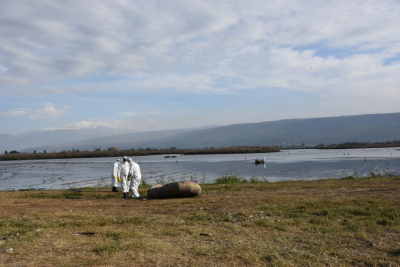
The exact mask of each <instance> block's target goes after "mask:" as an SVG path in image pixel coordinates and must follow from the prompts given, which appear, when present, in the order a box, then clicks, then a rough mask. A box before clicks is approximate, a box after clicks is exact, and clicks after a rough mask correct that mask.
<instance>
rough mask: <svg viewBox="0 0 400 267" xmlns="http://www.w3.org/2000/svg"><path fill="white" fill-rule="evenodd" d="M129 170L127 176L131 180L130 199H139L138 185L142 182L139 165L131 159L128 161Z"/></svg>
mask: <svg viewBox="0 0 400 267" xmlns="http://www.w3.org/2000/svg"><path fill="white" fill-rule="evenodd" d="M129 163H130V165H131V168H130V170H129V174H131V175H132V179H131V185H130V189H131V191H132V195H131V197H132V198H140V195H139V192H138V187H139V184H140V181H141V180H142V174H141V173H140V167H139V164H137V163H136V162H134V161H133V160H132V159H130V161H129Z"/></svg>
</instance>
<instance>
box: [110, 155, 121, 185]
mask: <svg viewBox="0 0 400 267" xmlns="http://www.w3.org/2000/svg"><path fill="white" fill-rule="evenodd" d="M120 162H121V160H120V159H117V162H115V163H114V164H113V168H112V172H111V185H112V187H113V189H112V191H113V192H118V190H117V187H118V167H119V164H120Z"/></svg>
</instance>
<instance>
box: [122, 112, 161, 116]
mask: <svg viewBox="0 0 400 267" xmlns="http://www.w3.org/2000/svg"><path fill="white" fill-rule="evenodd" d="M163 113H164V111H147V112H121V113H119V115H121V116H123V117H136V116H145V115H161V114H163Z"/></svg>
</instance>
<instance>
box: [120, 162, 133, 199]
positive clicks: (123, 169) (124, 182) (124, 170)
mask: <svg viewBox="0 0 400 267" xmlns="http://www.w3.org/2000/svg"><path fill="white" fill-rule="evenodd" d="M130 168H131V165H130V164H129V163H128V161H123V162H122V163H121V164H120V165H119V167H118V177H120V178H121V190H122V193H124V194H125V193H129V182H128V175H129V169H130Z"/></svg>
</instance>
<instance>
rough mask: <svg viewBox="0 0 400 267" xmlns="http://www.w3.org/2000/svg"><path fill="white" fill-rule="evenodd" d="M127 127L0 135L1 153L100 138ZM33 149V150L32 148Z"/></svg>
mask: <svg viewBox="0 0 400 267" xmlns="http://www.w3.org/2000/svg"><path fill="white" fill-rule="evenodd" d="M127 131H128V130H127V129H114V128H110V127H104V126H99V127H97V128H86V129H79V130H70V129H60V130H41V131H33V132H28V133H24V134H19V135H6V134H2V135H0V153H4V151H5V150H8V151H10V150H17V151H21V150H26V149H29V148H34V147H40V146H55V145H60V144H65V143H69V142H76V141H78V140H79V141H82V140H85V139H89V138H99V137H103V136H110V135H114V134H119V133H123V132H127ZM31 151H32V150H31Z"/></svg>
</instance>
